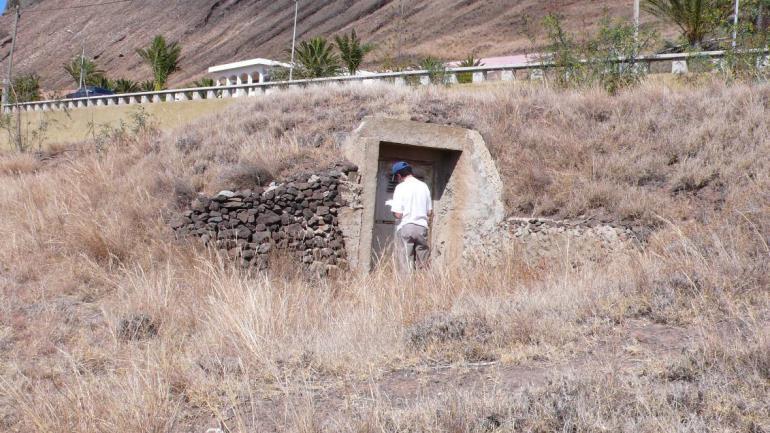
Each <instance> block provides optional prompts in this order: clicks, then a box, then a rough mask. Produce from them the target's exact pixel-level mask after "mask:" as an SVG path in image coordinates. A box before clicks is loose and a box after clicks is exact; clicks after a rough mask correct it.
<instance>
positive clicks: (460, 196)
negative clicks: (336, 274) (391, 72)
mask: <svg viewBox="0 0 770 433" xmlns="http://www.w3.org/2000/svg"><path fill="white" fill-rule="evenodd" d="M394 144H395V145H399V146H406V147H415V148H427V149H434V150H440V151H441V150H443V151H451V153H453V154H457V155H459V157H458V158H457V159H456V164H455V166H454V167H453V170H452V173H451V175H450V176H449V179H448V180H447V182H446V185H445V186H444V189H443V191H442V194H441V197H440V198H439V199H438V200H436V201H435V204H434V218H433V228H432V229H433V234H432V236H433V245H434V251H433V252H432V254H431V256H432V261H433V263H434V265H438V266H441V265H455V264H457V262H458V261H459V260H461V259H462V258H463V257H464V255H465V253H467V252H468V251H469V250H470V249H472V248H473V247H477V246H481V245H482V244H483V241H484V239H485V238H486V237H487V236H489V235H490V234H492V233H494V232H495V230H496V229H497V227H498V226H499V224H500V223H501V222H502V221H503V219H504V215H505V213H504V208H503V202H502V181H501V179H500V175H499V174H498V172H497V168H496V167H495V164H494V161H493V160H492V157H491V155H490V154H489V151H488V149H487V147H486V145H485V143H484V140H483V138H482V137H481V135H480V134H479V133H478V132H476V131H473V130H470V129H464V128H459V127H454V126H445V125H437V124H429V123H422V122H413V121H407V120H398V119H387V118H375V117H366V118H364V120H363V122H362V123H361V125H360V126H359V127H358V128H357V129H356V130H355V131H354V133H353V134H352V136H351V137H350V139H349V140H348V141H347V143H346V145H345V156H346V157H347V158H348V159H349V160H350V161H351V162H353V163H355V164H356V165H358V167H359V173H360V178H359V182H360V191H361V198H362V200H361V201H362V207H361V209H359V210H358V211H357V212H358V215H357V216H356V217H355V218H350V216H348V218H346V219H347V221H349V222H348V223H347V224H344V225H345V226H346V227H345V226H343V231H345V232H347V233H346V245H345V246H346V248H347V250H348V258H349V259H350V265H351V268H353V269H355V270H358V271H361V272H369V271H371V270H372V267H373V261H372V257H371V256H372V254H371V252H372V241H373V228H374V221H375V205H376V203H375V199H374V198H375V197H376V193H377V171H378V168H379V160H380V154H381V152H380V150H381V149H380V147H381V145H394Z"/></svg>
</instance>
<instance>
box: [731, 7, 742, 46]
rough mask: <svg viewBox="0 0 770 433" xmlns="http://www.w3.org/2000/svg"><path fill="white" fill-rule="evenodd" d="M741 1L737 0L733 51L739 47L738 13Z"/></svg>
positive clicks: (734, 17)
mask: <svg viewBox="0 0 770 433" xmlns="http://www.w3.org/2000/svg"><path fill="white" fill-rule="evenodd" d="M740 5H741V0H735V15H734V16H733V50H735V48H736V47H737V46H738V12H739V10H740Z"/></svg>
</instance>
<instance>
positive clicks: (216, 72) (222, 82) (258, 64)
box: [209, 59, 291, 86]
mask: <svg viewBox="0 0 770 433" xmlns="http://www.w3.org/2000/svg"><path fill="white" fill-rule="evenodd" d="M275 67H283V68H289V67H291V65H289V64H288V63H281V62H276V61H275V60H268V59H251V60H244V61H242V62H235V63H228V64H226V65H218V66H212V67H210V68H209V74H211V75H213V76H214V80H215V81H216V85H217V86H235V85H240V84H252V83H264V82H265V81H266V80H267V78H268V77H269V75H270V70H271V69H272V68H275Z"/></svg>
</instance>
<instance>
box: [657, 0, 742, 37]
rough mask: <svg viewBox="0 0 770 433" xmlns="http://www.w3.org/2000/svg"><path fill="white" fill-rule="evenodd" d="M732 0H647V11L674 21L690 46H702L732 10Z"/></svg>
mask: <svg viewBox="0 0 770 433" xmlns="http://www.w3.org/2000/svg"><path fill="white" fill-rule="evenodd" d="M730 4H731V1H730V0H645V2H644V3H643V4H642V7H643V9H644V10H645V11H646V12H649V13H651V14H652V15H655V16H656V17H658V18H662V19H665V20H668V21H671V22H673V23H674V24H676V25H677V26H679V28H680V29H681V30H682V36H684V37H685V39H687V42H688V43H689V44H690V46H693V47H700V46H701V45H702V43H703V40H704V39H705V38H706V36H708V35H709V34H711V33H712V32H713V31H714V30H715V29H716V28H717V26H719V24H720V21H722V20H723V19H724V18H725V17H726V16H727V15H728V14H729V13H730V12H729V9H730Z"/></svg>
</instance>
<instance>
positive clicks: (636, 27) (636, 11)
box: [634, 0, 640, 56]
mask: <svg viewBox="0 0 770 433" xmlns="http://www.w3.org/2000/svg"><path fill="white" fill-rule="evenodd" d="M639 3H640V0H634V55H636V56H638V55H639Z"/></svg>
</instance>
